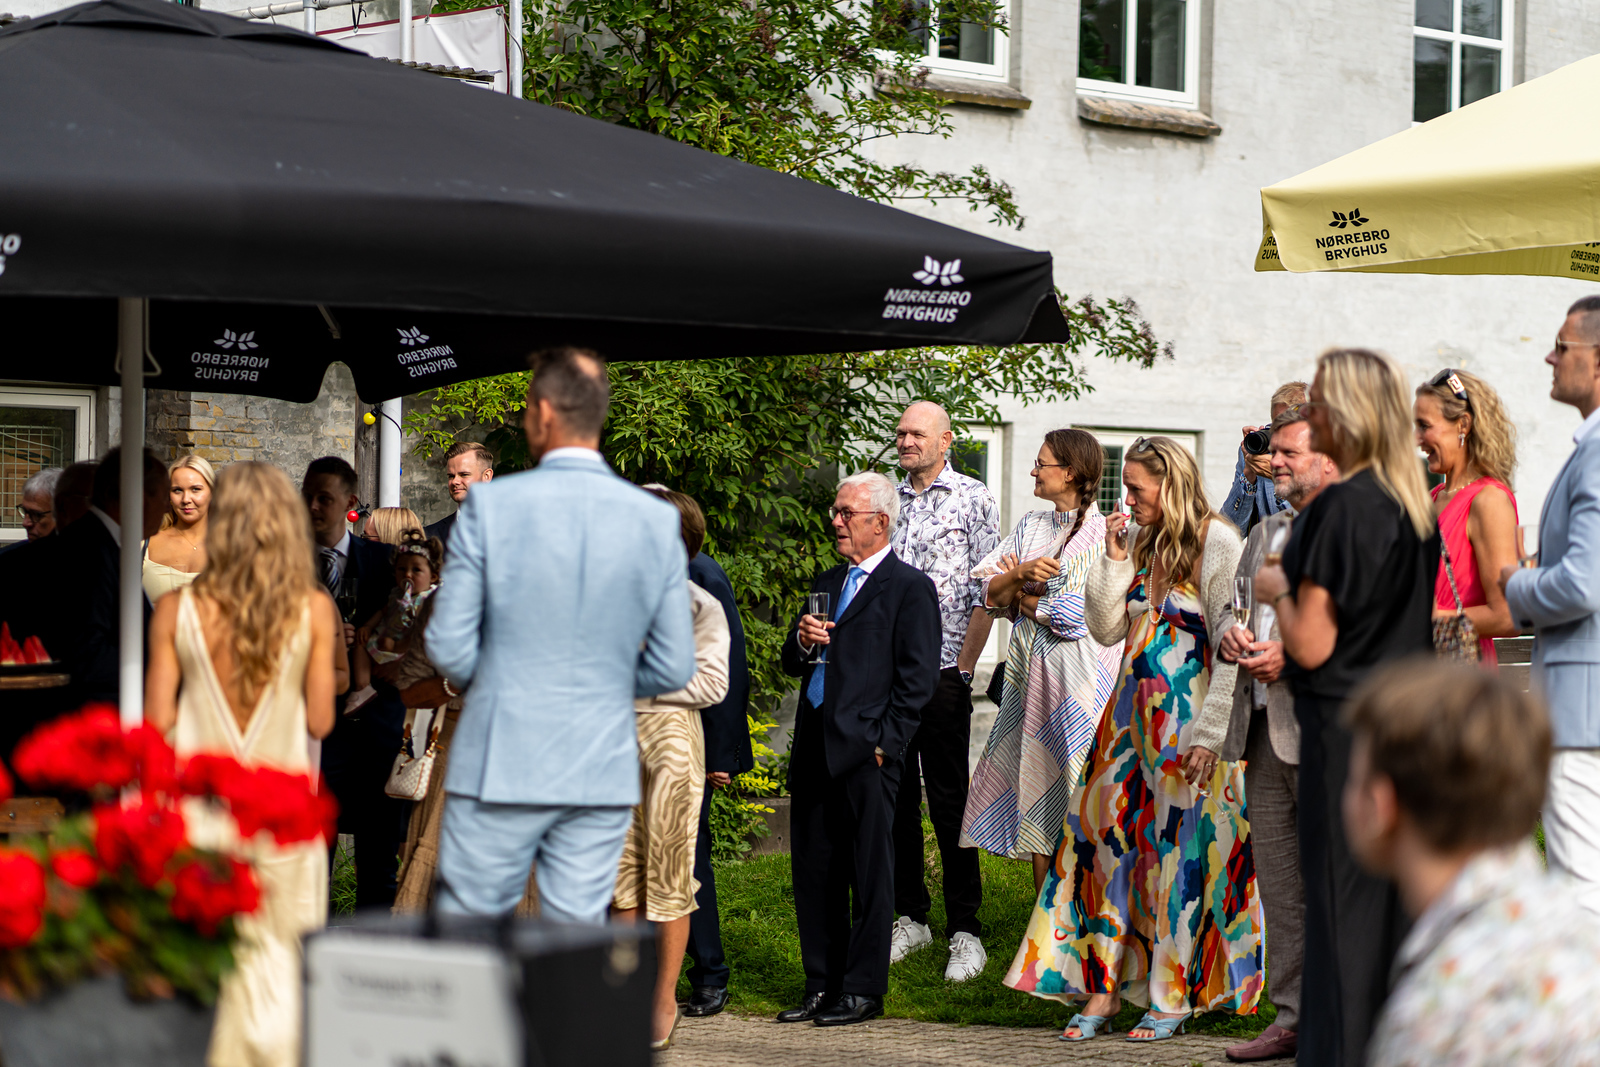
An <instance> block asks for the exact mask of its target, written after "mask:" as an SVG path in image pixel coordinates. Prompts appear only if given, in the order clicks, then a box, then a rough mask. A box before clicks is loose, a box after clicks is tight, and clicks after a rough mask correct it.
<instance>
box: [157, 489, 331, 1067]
mask: <svg viewBox="0 0 1600 1067" xmlns="http://www.w3.org/2000/svg"><path fill="white" fill-rule="evenodd" d="M206 552H207V556H208V563H207V567H206V570H205V573H204V574H202V575H201V576H200V577H199V578H198V579H197V580H196V581H195V582H194V583H193V584H192V585H189V586H187V587H185V588H183V589H180V590H179V591H178V594H177V595H176V596H169V597H164V598H163V599H162V600H161V601H160V602H159V603H158V604H157V605H156V609H155V615H154V616H153V618H152V619H151V623H150V668H149V672H148V676H147V679H146V687H145V716H146V718H147V719H148V720H149V722H150V723H151V724H152V725H153V726H155V727H156V728H157V729H160V730H162V731H163V732H170V733H171V735H172V738H173V747H174V748H175V749H176V750H177V752H178V755H179V757H180V758H182V757H188V756H192V755H194V754H196V753H200V752H210V753H221V754H226V755H230V756H233V757H234V758H235V759H237V760H239V762H241V763H243V764H246V765H248V766H271V767H275V768H277V769H279V770H283V771H287V772H289V773H291V774H305V773H308V772H310V770H311V768H310V766H309V760H308V758H307V754H306V736H307V734H308V733H309V734H310V735H311V736H312V737H323V736H326V735H327V733H328V732H329V731H330V730H331V729H332V728H333V698H334V693H335V690H336V689H337V687H338V685H339V682H340V679H339V676H338V672H337V670H336V668H335V663H336V657H335V645H336V637H337V635H342V628H341V625H340V620H339V615H338V611H337V609H336V608H335V607H334V604H333V600H332V598H331V597H329V596H328V594H327V593H326V592H324V591H323V589H322V586H321V584H320V583H319V582H318V580H317V576H316V573H315V570H314V569H313V563H312V559H313V556H314V554H313V552H312V546H311V528H310V522H309V520H308V518H307V517H306V511H305V507H304V506H303V505H302V504H301V502H300V498H299V496H298V494H296V493H295V491H294V487H293V486H291V485H290V484H289V479H288V478H286V477H285V476H284V475H283V473H282V472H281V471H279V470H278V469H277V468H275V467H271V466H268V465H267V464H265V463H235V464H233V465H232V466H230V467H229V468H228V469H227V470H226V471H224V472H223V474H222V477H221V478H219V479H218V481H217V490H216V498H215V501H214V504H213V507H212V511H211V521H210V524H209V528H208V529H207V531H206ZM184 818H185V820H186V821H187V823H188V825H189V830H190V836H191V838H192V839H193V840H194V842H195V843H196V844H197V845H201V846H204V847H209V848H218V849H221V850H224V851H227V852H231V853H233V854H234V855H237V856H239V857H240V858H243V859H247V860H249V861H250V862H251V863H252V864H253V865H254V867H255V872H256V879H257V881H258V882H259V883H260V885H261V903H260V906H259V907H258V908H257V909H256V911H255V912H254V913H253V914H251V915H247V916H241V917H240V918H239V920H238V931H239V940H238V941H237V943H235V945H234V949H233V953H234V967H233V969H232V970H231V971H229V972H227V973H226V974H225V975H224V976H223V979H222V993H221V996H220V998H219V999H218V1002H217V1020H216V1025H215V1027H214V1028H213V1030H212V1033H211V1048H210V1051H209V1053H208V1055H207V1063H208V1064H210V1065H211V1067H236V1065H237V1067H293V1065H295V1064H297V1063H299V1060H300V1044H301V1042H300V1027H301V991H300V975H301V957H300V939H301V937H302V936H303V935H304V934H305V933H307V932H308V931H311V930H315V929H318V928H319V927H321V926H323V925H324V924H325V923H326V921H327V911H328V849H327V843H326V842H325V841H324V840H322V839H321V838H317V839H314V840H311V841H306V842H302V843H298V844H294V845H288V846H279V845H277V844H276V843H274V842H273V841H272V839H271V837H270V836H267V835H264V834H262V835H257V836H256V837H255V838H254V839H251V840H241V839H240V838H239V836H238V833H237V830H236V827H235V825H234V823H233V820H232V818H231V817H229V816H227V815H223V814H219V813H217V812H214V811H212V810H210V809H209V808H208V807H207V806H206V804H205V802H203V801H199V800H194V801H190V802H189V803H188V804H187V805H186V807H185V810H184Z"/></svg>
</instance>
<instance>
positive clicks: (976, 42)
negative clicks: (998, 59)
mask: <svg viewBox="0 0 1600 1067" xmlns="http://www.w3.org/2000/svg"><path fill="white" fill-rule="evenodd" d="M939 58H941V59H959V60H961V61H962V62H963V63H993V62H994V30H992V29H984V28H983V27H982V26H979V25H977V24H975V23H971V22H958V21H957V20H955V19H942V20H940V24H939Z"/></svg>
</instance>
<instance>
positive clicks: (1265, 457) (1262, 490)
mask: <svg viewBox="0 0 1600 1067" xmlns="http://www.w3.org/2000/svg"><path fill="white" fill-rule="evenodd" d="M1305 402H1306V383H1305V382H1286V383H1284V384H1283V385H1280V386H1278V388H1277V389H1276V390H1274V392H1273V394H1272V404H1271V406H1270V408H1269V410H1268V414H1269V416H1270V419H1276V418H1277V417H1278V416H1279V415H1281V414H1283V412H1284V409H1285V408H1290V407H1293V406H1295V405H1298V404H1304V403H1305ZM1270 419H1269V422H1268V426H1246V427H1244V429H1243V430H1242V431H1240V432H1241V434H1242V435H1243V436H1244V437H1249V436H1250V434H1252V433H1254V432H1256V431H1258V430H1266V429H1268V427H1269V426H1270V425H1271V423H1270ZM1287 506H1288V505H1287V504H1286V503H1285V502H1284V501H1283V500H1282V499H1281V498H1280V497H1279V496H1278V495H1277V491H1276V490H1275V489H1274V488H1273V478H1272V460H1271V456H1270V453H1267V452H1261V453H1252V452H1250V451H1248V450H1247V449H1246V448H1245V447H1244V443H1243V442H1242V441H1241V442H1240V444H1239V459H1238V461H1237V462H1236V463H1235V464H1234V467H1233V484H1232V485H1231V486H1230V487H1229V489H1228V499H1226V500H1224V501H1223V502H1222V517H1223V518H1225V519H1227V520H1228V521H1229V522H1231V523H1233V525H1234V526H1236V527H1237V528H1238V530H1239V536H1240V537H1246V536H1248V535H1249V533H1250V531H1251V530H1252V529H1253V528H1254V527H1255V525H1256V523H1258V522H1261V521H1262V520H1264V519H1270V518H1271V517H1272V516H1274V515H1277V514H1279V513H1281V512H1282V511H1283V510H1284V508H1286V507H1287Z"/></svg>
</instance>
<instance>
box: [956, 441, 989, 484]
mask: <svg viewBox="0 0 1600 1067" xmlns="http://www.w3.org/2000/svg"><path fill="white" fill-rule="evenodd" d="M950 465H951V466H953V467H954V468H955V469H956V470H958V471H960V472H961V473H962V474H965V475H966V476H967V477H969V478H976V479H978V481H980V482H983V483H984V484H985V485H987V484H988V482H989V442H987V441H974V440H971V439H970V438H968V439H966V440H958V441H956V443H955V444H954V445H952V446H951V448H950Z"/></svg>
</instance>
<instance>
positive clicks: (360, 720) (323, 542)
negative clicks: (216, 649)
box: [300, 456, 411, 908]
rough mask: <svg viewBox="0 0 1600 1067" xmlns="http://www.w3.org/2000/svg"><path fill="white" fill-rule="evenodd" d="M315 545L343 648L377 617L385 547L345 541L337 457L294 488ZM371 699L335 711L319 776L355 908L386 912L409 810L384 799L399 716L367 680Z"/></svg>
mask: <svg viewBox="0 0 1600 1067" xmlns="http://www.w3.org/2000/svg"><path fill="white" fill-rule="evenodd" d="M300 495H301V496H302V497H303V498H304V499H305V502H306V510H307V511H309V512H310V513H311V534H312V538H313V539H314V541H315V544H316V551H317V573H318V575H320V576H321V578H322V584H323V585H324V586H326V587H327V590H328V593H329V595H331V596H332V597H333V598H334V603H336V604H338V605H339V611H340V614H341V615H344V616H345V620H344V623H345V626H344V642H345V647H346V648H348V647H349V646H350V645H352V644H353V643H354V642H355V635H356V626H358V625H360V624H361V623H363V622H365V621H366V620H367V619H370V618H371V617H372V616H373V615H375V614H377V613H378V612H379V611H380V610H382V608H383V606H384V604H385V603H386V602H387V601H388V599H389V592H390V590H392V589H393V588H394V564H393V563H392V562H391V561H390V558H389V554H390V547H389V546H388V545H385V544H380V543H379V542H377V541H368V540H366V539H365V538H361V537H352V536H350V527H349V523H348V521H347V516H348V514H349V513H350V512H351V511H352V510H354V509H355V507H356V504H357V501H356V472H355V469H354V468H352V467H351V466H350V464H348V463H346V462H345V461H344V460H342V459H340V458H339V457H338V456H323V457H322V458H321V459H316V460H312V461H311V465H310V466H309V467H307V468H306V476H305V479H304V481H302V482H301V485H300ZM372 687H373V689H374V690H376V691H377V695H376V696H374V697H373V698H372V699H370V700H368V701H367V702H366V703H365V704H362V705H361V706H360V707H359V708H357V709H356V710H354V711H353V712H351V713H349V714H346V713H345V708H344V704H345V698H344V697H343V696H341V697H339V698H338V700H337V703H336V709H337V711H338V713H339V714H338V716H337V717H336V718H335V720H334V724H333V733H331V734H329V735H328V737H327V739H326V740H324V741H323V743H322V773H323V774H324V775H325V776H326V777H327V780H328V788H329V789H330V790H332V791H333V795H334V797H335V798H336V799H337V800H338V801H339V832H340V833H346V834H350V835H351V836H353V837H354V838H355V843H356V857H355V863H356V907H357V908H388V907H392V906H393V905H394V893H395V880H396V875H397V874H398V872H399V862H400V860H399V856H400V845H401V844H402V843H403V842H404V841H405V837H406V820H407V819H408V818H409V817H410V814H411V805H410V803H409V802H407V801H404V800H396V799H394V798H393V797H391V796H388V795H387V794H385V793H384V791H383V787H384V784H385V783H386V782H387V781H388V778H389V769H390V768H391V767H392V766H393V765H394V757H395V754H396V753H398V752H399V751H400V740H401V733H402V732H403V731H404V729H405V719H406V709H405V704H404V703H403V702H402V701H401V700H400V695H399V694H398V693H397V692H396V691H395V689H394V687H393V686H391V685H388V684H387V683H384V682H380V681H377V680H374V681H373V683H372Z"/></svg>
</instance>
